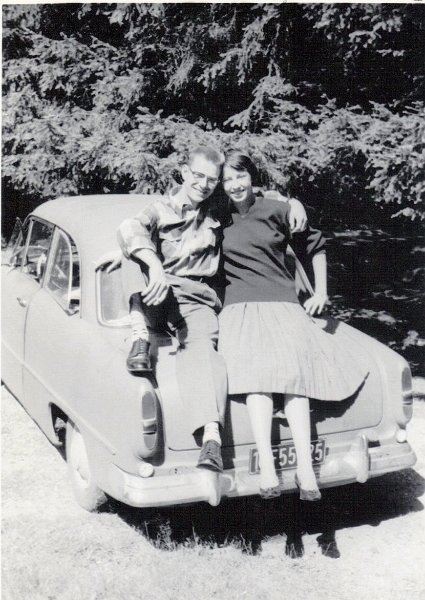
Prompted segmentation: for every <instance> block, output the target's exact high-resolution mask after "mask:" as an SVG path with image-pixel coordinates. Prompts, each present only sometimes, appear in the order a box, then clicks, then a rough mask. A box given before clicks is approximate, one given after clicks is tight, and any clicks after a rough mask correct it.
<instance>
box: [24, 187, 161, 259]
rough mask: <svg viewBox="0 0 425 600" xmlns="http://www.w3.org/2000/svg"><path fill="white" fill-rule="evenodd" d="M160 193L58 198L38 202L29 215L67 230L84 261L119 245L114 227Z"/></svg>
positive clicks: (158, 196) (98, 256) (95, 257)
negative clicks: (41, 202) (83, 256)
mask: <svg viewBox="0 0 425 600" xmlns="http://www.w3.org/2000/svg"><path fill="white" fill-rule="evenodd" d="M158 198H161V196H160V195H159V194H103V195H93V196H73V197H64V198H57V199H56V200H49V201H48V202H44V203H43V204H40V206H38V207H37V208H36V209H35V210H34V211H33V212H32V214H33V215H35V216H37V217H40V218H42V219H45V220H46V221H50V222H51V223H53V224H55V225H57V226H58V227H60V228H61V229H63V230H64V231H66V232H67V233H68V234H69V235H70V236H71V237H72V238H73V240H74V242H75V243H76V245H77V247H78V250H79V252H80V253H81V254H83V255H85V260H97V259H99V258H100V257H101V256H102V254H105V253H106V252H109V251H111V250H114V249H116V248H117V247H118V242H117V228H118V226H119V224H120V223H121V221H123V220H124V219H125V218H127V217H131V216H134V215H135V214H137V213H138V212H139V211H140V210H141V209H142V208H143V207H144V206H147V205H148V204H150V203H151V202H152V201H153V200H154V199H158Z"/></svg>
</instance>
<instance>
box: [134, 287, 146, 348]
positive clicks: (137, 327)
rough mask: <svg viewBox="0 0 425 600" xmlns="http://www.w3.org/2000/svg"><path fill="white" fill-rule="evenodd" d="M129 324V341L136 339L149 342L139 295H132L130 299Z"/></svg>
mask: <svg viewBox="0 0 425 600" xmlns="http://www.w3.org/2000/svg"><path fill="white" fill-rule="evenodd" d="M130 324H131V340H132V341H133V342H135V341H136V340H137V339H139V338H140V339H142V340H145V341H146V342H148V341H149V332H148V328H147V326H146V320H145V315H144V314H143V304H142V299H141V297H140V294H133V295H132V296H131V299H130Z"/></svg>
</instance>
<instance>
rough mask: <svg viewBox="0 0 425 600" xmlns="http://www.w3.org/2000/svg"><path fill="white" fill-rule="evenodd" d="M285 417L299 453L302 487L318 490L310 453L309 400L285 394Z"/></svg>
mask: <svg viewBox="0 0 425 600" xmlns="http://www.w3.org/2000/svg"><path fill="white" fill-rule="evenodd" d="M285 416H286V418H287V420H288V423H289V427H290V429H291V434H292V439H293V440H294V444H295V450H296V451H297V459H298V466H297V473H298V478H299V480H300V485H301V487H302V488H303V489H305V490H316V489H317V487H318V486H317V481H316V475H315V473H314V471H313V465H312V462H311V452H310V443H311V440H310V402H309V399H308V398H305V397H304V396H295V395H294V394H285Z"/></svg>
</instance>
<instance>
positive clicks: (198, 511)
mask: <svg viewBox="0 0 425 600" xmlns="http://www.w3.org/2000/svg"><path fill="white" fill-rule="evenodd" d="M424 491H425V479H424V478H423V477H421V476H420V475H419V474H418V473H416V471H414V470H413V469H405V470H404V471H400V472H397V473H392V474H388V475H384V476H382V477H379V478H376V479H372V480H371V481H369V482H368V483H366V484H353V485H348V486H343V487H340V488H331V489H325V490H322V492H323V497H322V500H321V501H320V502H314V503H312V502H310V503H309V502H301V501H299V500H298V498H297V497H296V496H295V495H293V494H290V495H284V496H282V497H281V498H278V499H275V500H269V501H265V500H262V499H261V498H259V497H258V496H251V497H247V498H237V499H227V500H223V501H222V503H221V504H220V506H218V507H211V506H209V505H208V504H206V503H199V504H194V505H183V506H176V507H167V508H162V509H144V510H141V509H136V508H132V507H128V506H125V505H123V504H121V503H118V502H116V501H111V503H110V505H109V508H108V510H113V511H114V512H115V513H116V514H117V515H118V516H119V517H120V518H121V519H123V520H124V521H125V522H126V523H128V525H130V526H131V527H133V528H135V529H137V530H138V531H139V532H140V533H141V534H142V535H144V536H145V537H146V538H147V539H148V540H149V541H150V542H151V543H152V544H153V545H155V546H156V547H158V548H161V549H164V550H175V549H176V548H178V547H179V546H181V545H186V546H190V545H193V544H197V543H201V544H207V545H208V544H209V545H211V546H218V547H220V546H224V545H227V544H233V545H236V546H237V547H240V548H241V550H242V551H243V552H248V553H251V554H257V553H259V552H260V551H261V544H262V541H263V540H266V539H270V538H273V537H279V536H282V535H285V536H286V553H287V554H289V555H290V556H292V557H298V556H301V555H302V553H303V546H302V535H303V534H304V533H309V534H312V535H316V534H317V535H318V537H317V538H316V539H317V543H318V545H319V547H320V548H321V550H322V552H323V554H325V555H327V556H329V557H331V558H339V556H340V552H339V549H338V546H337V539H336V533H337V531H338V530H340V529H345V528H351V527H359V526H361V525H372V526H379V524H380V523H381V522H382V521H385V520H388V519H395V518H397V517H400V516H403V515H406V514H408V513H410V512H418V511H421V510H423V508H424V507H423V504H422V503H421V502H420V501H419V500H418V498H419V497H420V496H422V494H423V493H424Z"/></svg>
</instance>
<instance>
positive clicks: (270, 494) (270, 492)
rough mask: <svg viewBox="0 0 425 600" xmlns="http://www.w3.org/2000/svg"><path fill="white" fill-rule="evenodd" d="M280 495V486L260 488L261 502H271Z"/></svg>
mask: <svg viewBox="0 0 425 600" xmlns="http://www.w3.org/2000/svg"><path fill="white" fill-rule="evenodd" d="M281 493H282V490H281V489H280V485H275V486H274V487H269V488H264V489H263V488H260V496H261V498H263V500H271V499H272V498H278V497H279V496H280V495H281Z"/></svg>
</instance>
